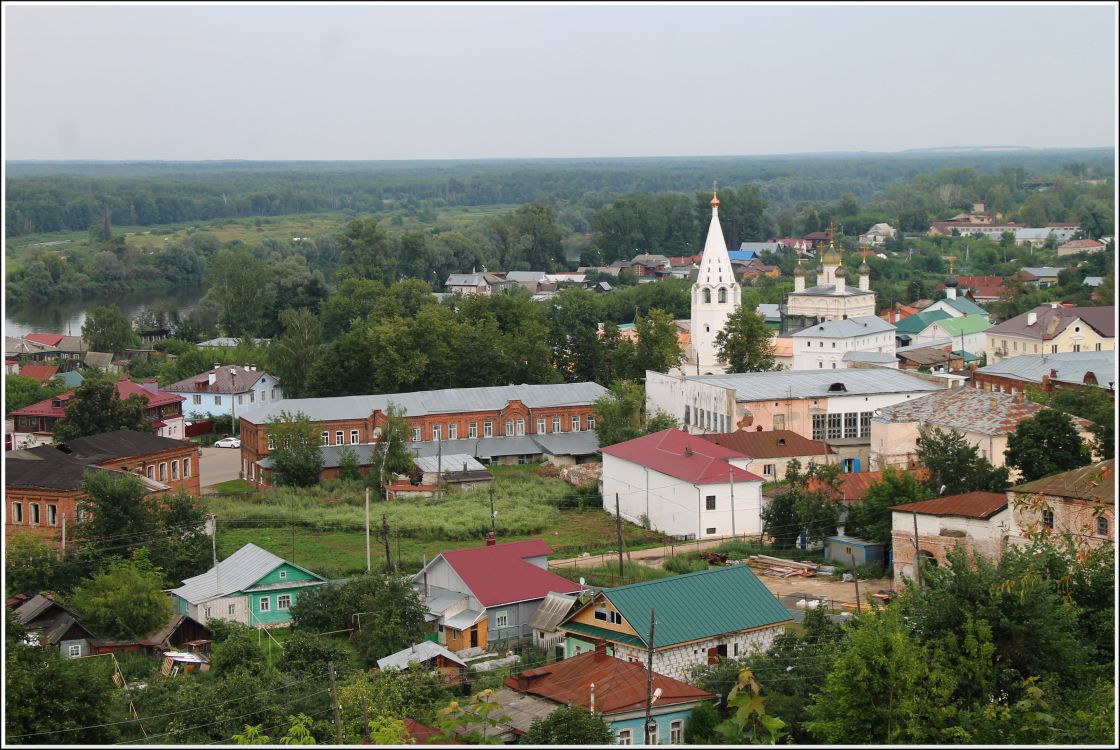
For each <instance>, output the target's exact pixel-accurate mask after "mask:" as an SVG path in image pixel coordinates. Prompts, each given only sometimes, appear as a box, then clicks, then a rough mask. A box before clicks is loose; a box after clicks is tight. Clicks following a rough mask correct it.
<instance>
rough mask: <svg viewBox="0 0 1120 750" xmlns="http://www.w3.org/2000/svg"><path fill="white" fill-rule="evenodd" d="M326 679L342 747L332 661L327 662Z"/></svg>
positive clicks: (340, 719) (339, 715)
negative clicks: (329, 688)
mask: <svg viewBox="0 0 1120 750" xmlns="http://www.w3.org/2000/svg"><path fill="white" fill-rule="evenodd" d="M327 677H328V678H329V679H330V681H331V708H332V709H334V728H335V732H336V733H337V734H338V744H340V745H342V744H344V743H345V740H344V739H343V738H342V713H341V712H340V711H339V710H338V686H337V685H335V684H334V662H333V661H328V662H327ZM367 726H368V724H367Z"/></svg>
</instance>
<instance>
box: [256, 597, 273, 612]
mask: <svg viewBox="0 0 1120 750" xmlns="http://www.w3.org/2000/svg"><path fill="white" fill-rule="evenodd" d="M271 607H272V597H271V596H259V597H257V611H258V612H269V611H270V608H271Z"/></svg>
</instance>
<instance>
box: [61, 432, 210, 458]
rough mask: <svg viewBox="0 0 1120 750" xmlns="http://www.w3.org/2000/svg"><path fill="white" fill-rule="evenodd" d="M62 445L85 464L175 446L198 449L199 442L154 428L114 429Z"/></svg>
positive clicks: (64, 449) (163, 449)
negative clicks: (153, 429) (154, 430)
mask: <svg viewBox="0 0 1120 750" xmlns="http://www.w3.org/2000/svg"><path fill="white" fill-rule="evenodd" d="M58 449H59V450H60V451H62V452H63V453H67V454H68V455H70V456H72V457H73V458H75V459H77V460H78V461H81V462H82V463H84V464H100V463H104V462H105V461H109V460H111V459H114V458H122V457H125V456H143V455H147V454H149V453H159V452H160V451H166V450H172V449H179V450H194V449H195V444H194V443H192V442H190V441H189V440H176V439H174V438H168V437H161V436H159V435H155V434H152V433H150V432H136V431H135V430H114V431H113V432H103V433H100V434H98V435H87V436H86V437H80V438H75V439H73V440H71V441H69V442H67V443H62V444H61V445H59V446H58Z"/></svg>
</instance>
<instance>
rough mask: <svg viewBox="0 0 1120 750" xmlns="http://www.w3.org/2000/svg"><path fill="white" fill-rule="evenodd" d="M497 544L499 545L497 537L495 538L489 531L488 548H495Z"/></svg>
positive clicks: (487, 533)
mask: <svg viewBox="0 0 1120 750" xmlns="http://www.w3.org/2000/svg"><path fill="white" fill-rule="evenodd" d="M497 543H498V539H497V537H496V536H494V532H493V531H487V532H486V546H487V547H493V546H494V545H495V544H497Z"/></svg>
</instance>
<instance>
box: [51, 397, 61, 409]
mask: <svg viewBox="0 0 1120 750" xmlns="http://www.w3.org/2000/svg"><path fill="white" fill-rule="evenodd" d="M51 406H53V407H54V408H55V409H61V408H62V401H60V400H59V399H57V398H56V399H54V400H53V401H51Z"/></svg>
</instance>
